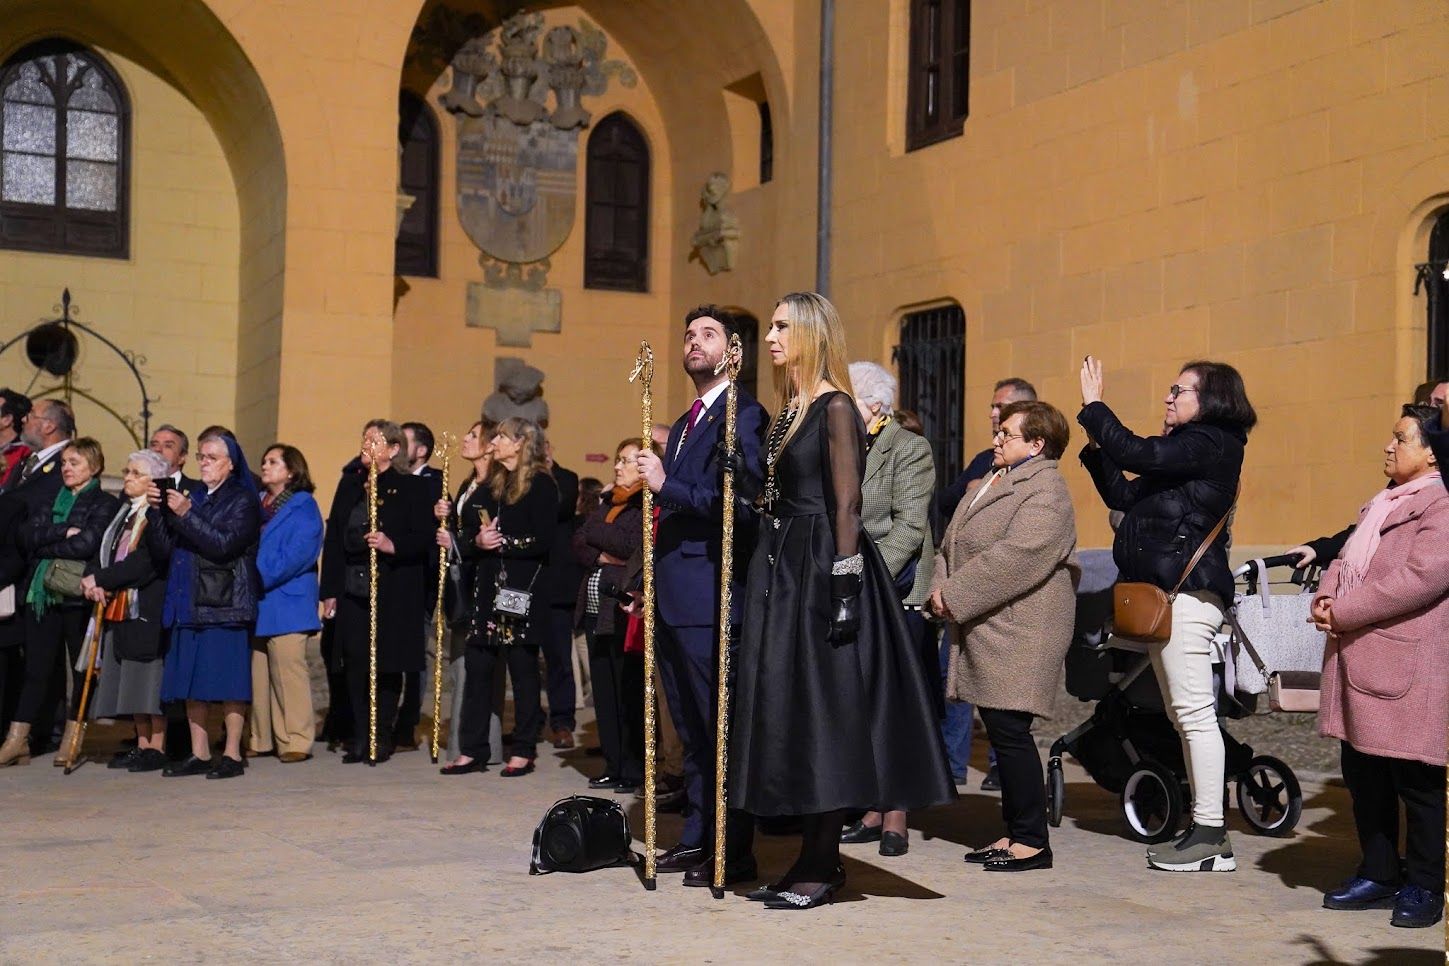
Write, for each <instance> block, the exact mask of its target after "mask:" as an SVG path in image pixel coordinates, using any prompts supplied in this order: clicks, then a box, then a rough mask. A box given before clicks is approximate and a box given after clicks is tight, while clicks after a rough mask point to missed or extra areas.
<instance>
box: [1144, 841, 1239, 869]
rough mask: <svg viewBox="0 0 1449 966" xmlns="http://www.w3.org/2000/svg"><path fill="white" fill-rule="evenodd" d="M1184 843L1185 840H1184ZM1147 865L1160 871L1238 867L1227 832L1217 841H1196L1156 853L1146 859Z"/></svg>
mask: <svg viewBox="0 0 1449 966" xmlns="http://www.w3.org/2000/svg"><path fill="white" fill-rule="evenodd" d="M1184 844H1185V845H1186V841H1185V840H1184ZM1147 867H1148V868H1150V869H1157V870H1158V871H1160V872H1232V871H1234V870H1235V869H1237V867H1238V860H1237V859H1235V858H1233V846H1232V843H1231V842H1230V841H1229V840H1228V833H1227V832H1224V833H1223V837H1222V839H1221V840H1220V841H1217V842H1197V843H1195V844H1192V845H1186V847H1185V848H1174V849H1172V850H1170V851H1168V850H1164V851H1160V852H1158V853H1156V854H1155V855H1153V856H1151V857H1149V858H1148V860H1147Z"/></svg>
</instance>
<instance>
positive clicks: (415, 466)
mask: <svg viewBox="0 0 1449 966" xmlns="http://www.w3.org/2000/svg"><path fill="white" fill-rule="evenodd" d="M402 431H403V437H404V438H405V439H406V440H407V447H406V453H407V460H408V473H409V474H411V475H412V477H413V478H414V479H417V480H420V481H422V482H424V483H426V484H427V485H428V495H429V497H430V498H431V499H432V501H433V502H434V503H436V502H438V501H439V500H441V499H442V498H443V472H442V470H439V469H438V468H437V467H435V466H433V465H432V464H431V463H430V462H429V461H430V460H431V459H432V458H433V447H434V446H435V445H436V440H435V438H434V437H433V431H432V430H431V429H429V428H428V425H427V423H419V422H411V423H403V424H402ZM437 606H438V585H437V582H436V581H433V580H430V581H428V613H427V616H426V620H425V625H426V626H425V627H424V630H423V633H424V636H425V637H428V638H431V636H432V633H433V621H432V617H431V615H432V613H433V609H434V608H436V607H437ZM422 706H423V675H421V674H418V673H415V672H412V671H407V672H404V674H403V696H402V706H401V707H399V708H398V710H397V724H396V725H395V726H394V727H393V742H394V744H395V745H396V747H397V750H398V751H416V750H417V749H418V747H419V745H418V722H419V721H421V720H422Z"/></svg>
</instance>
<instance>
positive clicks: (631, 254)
mask: <svg viewBox="0 0 1449 966" xmlns="http://www.w3.org/2000/svg"><path fill="white" fill-rule="evenodd" d="M584 177H585V182H584V183H585V195H584V288H604V289H614V290H615V291H620V292H647V291H648V290H649V145H648V144H646V143H645V141H644V134H643V133H642V132H641V131H640V130H639V128H638V127H636V126H635V124H634V122H633V121H631V120H629V118H628V117H627V116H626V115H625V114H623V113H622V112H619V111H616V112H615V113H613V114H610V115H609V116H608V117H606V118H604V119H603V120H602V121H600V122H599V123H598V124H596V125H595V126H594V130H593V132H592V133H591V134H590V135H589V148H588V170H587V171H586V172H585V173H584Z"/></svg>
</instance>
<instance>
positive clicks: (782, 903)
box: [765, 871, 845, 910]
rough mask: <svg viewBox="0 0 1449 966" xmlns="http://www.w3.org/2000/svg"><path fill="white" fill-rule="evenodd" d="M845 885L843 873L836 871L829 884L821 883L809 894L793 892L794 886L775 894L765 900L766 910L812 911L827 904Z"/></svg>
mask: <svg viewBox="0 0 1449 966" xmlns="http://www.w3.org/2000/svg"><path fill="white" fill-rule="evenodd" d="M843 885H845V872H844V871H838V872H837V873H836V874H835V875H834V876H832V877H831V879H830V881H829V882H822V883H821V884H820V885H819V886H818V887H817V888H816V889H815V891H814V892H811V893H809V894H805V893H800V892H795V891H793V890H794V888H795V887H794V886H791V887H790V888H789V889H786V890H784V891H782V892H779V893H777V894H776V896H775V898H774V899H767V900H765V908H766V909H797V910H805V909H814V908H817V907H818V906H823V905H825V904H826V903H828V902H829V901H830V900H831V899H832V898H833V897H834V896H835V893H837V892H839V891H840V888H841V886H843Z"/></svg>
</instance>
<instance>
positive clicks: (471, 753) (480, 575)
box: [443, 417, 558, 778]
mask: <svg viewBox="0 0 1449 966" xmlns="http://www.w3.org/2000/svg"><path fill="white" fill-rule="evenodd" d="M546 460H547V451H546V448H545V440H544V434H543V430H542V429H541V428H540V427H539V426H538V424H537V423H534V422H532V421H531V420H527V419H521V418H519V417H512V418H509V419H505V420H503V421H502V422H501V423H499V424H498V428H497V429H496V430H494V433H493V442H492V464H491V466H490V467H489V470H488V481H487V483H486V485H485V486H484V487H480V488H479V492H481V493H482V494H483V495H482V496H481V497H479V496H476V495H475V501H476V503H475V506H476V515H477V519H476V520H464V521H463V525H464V527H465V528H467V527H469V526H472V525H475V524H476V525H477V527H478V529H477V532H476V533H475V534H474V535H473V541H472V543H473V551H470V553H471V555H472V558H473V559H474V560H476V563H477V566H476V570H475V572H474V578H473V607H472V616H471V620H470V621H469V624H468V630H467V633H468V641H467V644H466V645H465V650H464V654H463V660H464V675H463V682H464V693H463V716H462V717H463V720H462V724H461V728H460V731H459V735H458V738H459V741H458V743H459V746H460V747H459V751H460V752H461V754H460V755H458V756H457V757H456V758H454V759H453V763H452V764H451V765H449V766H448V767H447V768H444V769H443V773H444V774H448V775H457V774H465V773H467V772H474V771H484V770H485V769H486V767H487V766H486V763H487V761H488V737H489V730H490V727H491V721H492V700H493V684H494V678H495V676H496V675H497V674H501V673H502V665H503V664H504V663H505V662H506V663H507V666H508V673H509V674H510V675H512V677H513V709H514V725H513V741H512V744H511V745H510V752H511V754H510V757H509V759H508V761H507V763H506V764H505V766H504V768H503V771H502V775H503V777H505V778H513V777H515V776H518V775H527V774H528V773H530V772H532V771H533V768H534V759H535V758H536V757H537V756H538V735H539V731H540V729H541V726H542V723H543V722H542V717H541V715H542V708H543V705H542V703H541V701H540V700H539V694H540V688H541V682H540V681H539V676H538V654H539V646H540V645H541V644H542V643H543V635H544V631H545V626H546V625H545V620H544V615H543V613H542V612H541V611H539V610H537V608H542V607H546V606H548V605H547V603H546V602H543V603H540V602H536V601H534V600H533V592H534V589H535V588H536V587H542V586H543V585H542V584H541V583H539V577H540V575H541V574H542V572H543V570H544V568H545V567H546V566H547V558H548V551H549V547H550V546H551V545H552V540H553V531H554V527H555V526H557V523H558V487H557V486H555V485H554V482H553V477H551V476H549V474H548V471H547V467H546Z"/></svg>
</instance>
